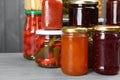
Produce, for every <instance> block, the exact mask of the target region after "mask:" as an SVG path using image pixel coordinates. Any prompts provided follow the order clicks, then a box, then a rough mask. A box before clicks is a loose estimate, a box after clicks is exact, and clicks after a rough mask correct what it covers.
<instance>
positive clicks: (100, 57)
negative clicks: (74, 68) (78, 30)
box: [93, 25, 120, 75]
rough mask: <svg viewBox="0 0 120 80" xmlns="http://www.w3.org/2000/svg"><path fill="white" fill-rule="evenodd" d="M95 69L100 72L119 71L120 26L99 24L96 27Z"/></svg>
mask: <svg viewBox="0 0 120 80" xmlns="http://www.w3.org/2000/svg"><path fill="white" fill-rule="evenodd" d="M94 30H95V32H94V35H93V51H94V63H93V69H94V71H95V72H98V73H100V74H106V75H111V74H117V73H118V72H119V52H120V26H101V25H99V26H97V27H95V28H94Z"/></svg>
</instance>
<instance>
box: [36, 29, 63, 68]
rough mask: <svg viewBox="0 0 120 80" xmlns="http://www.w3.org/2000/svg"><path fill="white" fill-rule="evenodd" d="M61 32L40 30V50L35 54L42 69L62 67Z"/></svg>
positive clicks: (38, 32)
mask: <svg viewBox="0 0 120 80" xmlns="http://www.w3.org/2000/svg"><path fill="white" fill-rule="evenodd" d="M61 34H62V31H61V30H38V31H37V35H38V36H39V37H40V42H39V45H40V48H39V50H38V52H37V53H36V54H35V61H36V63H37V64H38V65H39V66H41V67H46V68H56V67H60V53H61Z"/></svg>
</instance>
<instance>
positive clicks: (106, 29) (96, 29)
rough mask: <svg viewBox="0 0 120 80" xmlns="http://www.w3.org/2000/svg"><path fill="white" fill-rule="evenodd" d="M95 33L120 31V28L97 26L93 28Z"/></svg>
mask: <svg viewBox="0 0 120 80" xmlns="http://www.w3.org/2000/svg"><path fill="white" fill-rule="evenodd" d="M93 30H95V31H120V26H110V25H97V26H95V27H94V28H93Z"/></svg>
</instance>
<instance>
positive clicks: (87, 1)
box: [70, 0, 98, 4]
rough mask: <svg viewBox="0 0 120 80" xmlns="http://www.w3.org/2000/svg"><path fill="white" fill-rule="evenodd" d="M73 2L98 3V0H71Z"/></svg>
mask: <svg viewBox="0 0 120 80" xmlns="http://www.w3.org/2000/svg"><path fill="white" fill-rule="evenodd" d="M70 3H71V4H98V1H97V0H71V2H70Z"/></svg>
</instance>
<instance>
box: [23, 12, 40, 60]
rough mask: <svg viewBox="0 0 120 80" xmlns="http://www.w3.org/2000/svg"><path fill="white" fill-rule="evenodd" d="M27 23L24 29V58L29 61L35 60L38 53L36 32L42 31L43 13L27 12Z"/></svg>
mask: <svg viewBox="0 0 120 80" xmlns="http://www.w3.org/2000/svg"><path fill="white" fill-rule="evenodd" d="M25 14H26V22H25V27H24V57H25V58H26V59H29V60H33V59H35V57H34V54H35V53H36V52H37V50H38V49H39V47H37V46H36V45H37V43H36V41H37V40H38V36H37V35H36V30H38V29H41V11H28V10H26V11H25Z"/></svg>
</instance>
